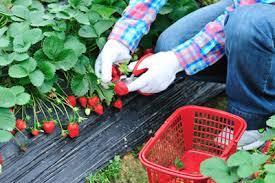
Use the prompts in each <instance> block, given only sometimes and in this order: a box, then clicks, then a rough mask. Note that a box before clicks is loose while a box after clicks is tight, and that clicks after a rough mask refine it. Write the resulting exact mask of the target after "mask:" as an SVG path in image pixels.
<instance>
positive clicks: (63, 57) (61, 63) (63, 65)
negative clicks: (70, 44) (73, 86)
mask: <svg viewBox="0 0 275 183" xmlns="http://www.w3.org/2000/svg"><path fill="white" fill-rule="evenodd" d="M76 62H77V56H76V55H75V53H74V51H73V50H71V49H65V50H63V51H62V52H61V53H60V54H59V55H58V57H57V58H56V59H55V63H56V67H57V68H58V69H62V70H64V71H68V70H70V69H71V68H72V67H73V66H74V65H75V64H76Z"/></svg>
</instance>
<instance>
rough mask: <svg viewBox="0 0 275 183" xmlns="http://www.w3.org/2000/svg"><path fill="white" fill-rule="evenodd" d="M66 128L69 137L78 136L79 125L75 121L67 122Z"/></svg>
mask: <svg viewBox="0 0 275 183" xmlns="http://www.w3.org/2000/svg"><path fill="white" fill-rule="evenodd" d="M67 130H68V133H69V136H70V137H71V138H75V137H78V136H79V126H78V124H77V123H69V125H68V129H67Z"/></svg>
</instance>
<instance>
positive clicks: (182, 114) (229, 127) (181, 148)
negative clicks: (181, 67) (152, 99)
mask: <svg viewBox="0 0 275 183" xmlns="http://www.w3.org/2000/svg"><path fill="white" fill-rule="evenodd" d="M245 129H246V123H245V121H244V120H243V119H242V118H240V117H238V116H235V115H232V114H230V113H227V112H224V111H220V110H216V109H211V108H206V107H199V106H185V107H181V108H179V109H178V110H176V111H175V112H174V113H173V114H172V115H171V116H170V117H169V118H168V119H167V120H166V121H165V123H164V124H163V125H162V127H161V128H160V129H159V130H158V131H157V132H156V134H155V136H154V137H153V138H151V139H150V140H149V141H148V143H147V144H146V145H145V146H144V148H143V149H142V150H141V152H140V154H139V159H140V161H141V163H142V164H143V165H144V166H145V168H146V170H147V174H148V179H149V183H198V182H207V183H210V182H214V181H212V180H211V179H209V178H208V177H204V176H203V175H201V174H200V163H201V162H202V161H204V160H205V159H208V158H211V157H214V156H215V157H220V158H222V159H227V158H228V157H229V156H230V155H231V154H233V153H234V152H236V149H237V143H238V141H239V139H240V137H241V135H242V134H243V132H244V131H245ZM176 158H179V159H180V160H181V161H182V162H183V164H184V168H183V169H181V170H174V169H172V168H171V167H172V166H173V165H174V161H175V159H176Z"/></svg>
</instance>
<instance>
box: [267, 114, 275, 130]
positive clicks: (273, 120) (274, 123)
mask: <svg viewBox="0 0 275 183" xmlns="http://www.w3.org/2000/svg"><path fill="white" fill-rule="evenodd" d="M266 124H267V126H270V127H272V128H275V115H273V116H271V117H270V118H269V119H268V120H267V121H266Z"/></svg>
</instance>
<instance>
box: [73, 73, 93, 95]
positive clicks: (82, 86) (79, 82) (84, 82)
mask: <svg viewBox="0 0 275 183" xmlns="http://www.w3.org/2000/svg"><path fill="white" fill-rule="evenodd" d="M71 90H72V91H73V93H74V94H75V95H76V96H84V95H86V94H87V92H88V91H89V81H88V79H87V78H86V77H85V76H84V75H77V76H75V77H74V78H73V79H72V81H71Z"/></svg>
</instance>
